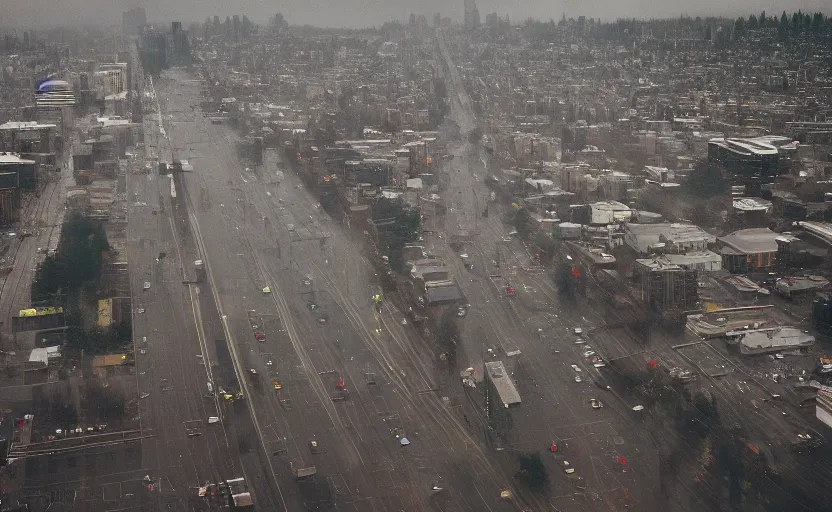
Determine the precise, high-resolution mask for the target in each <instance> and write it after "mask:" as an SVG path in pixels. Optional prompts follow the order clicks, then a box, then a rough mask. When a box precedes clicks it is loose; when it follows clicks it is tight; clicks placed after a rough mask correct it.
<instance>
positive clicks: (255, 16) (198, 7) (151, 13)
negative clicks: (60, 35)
mask: <svg viewBox="0 0 832 512" xmlns="http://www.w3.org/2000/svg"><path fill="white" fill-rule="evenodd" d="M136 5H141V6H142V7H144V8H145V9H146V11H147V15H148V21H150V22H169V21H170V20H173V19H178V20H181V21H183V22H184V23H186V24H187V23H191V22H201V21H202V20H204V18H205V16H214V15H218V16H220V17H222V18H224V17H225V16H232V15H234V14H240V15H242V14H245V15H246V16H248V17H249V18H250V19H251V20H252V21H254V22H255V23H265V22H266V21H267V20H268V18H269V17H271V16H273V15H274V13H276V12H280V13H282V14H283V15H284V17H285V18H286V19H287V21H289V23H290V24H292V25H305V24H308V25H314V26H326V27H333V28H337V27H344V28H362V27H369V26H378V25H381V24H383V23H385V22H387V21H393V20H399V21H404V20H406V19H407V17H408V15H409V14H410V13H411V12H413V13H415V14H417V15H420V14H421V15H424V16H425V17H427V18H430V17H431V16H432V15H433V13H435V12H440V13H441V14H442V16H447V17H450V18H451V19H452V20H453V21H455V22H462V21H463V18H464V8H463V1H462V0H460V1H458V2H454V3H451V4H449V3H448V2H443V1H440V0H427V1H424V2H420V3H419V4H418V5H417V4H409V3H404V2H398V1H394V2H384V1H376V0H345V1H338V2H336V1H334V0H313V1H309V2H299V1H298V0H281V1H280V2H277V3H275V4H274V5H270V6H265V5H264V4H262V3H260V2H254V1H253V0H243V1H240V2H236V3H234V4H233V5H229V4H227V3H225V2H220V1H219V0H205V1H199V2H196V1H194V0H184V1H182V0H180V1H178V2H162V1H161V0H144V1H142V2H136V1H135V0H130V1H123V2H118V3H110V2H105V1H104V0H73V1H72V2H61V3H59V4H57V5H56V4H54V3H51V2H46V0H9V1H8V2H7V5H6V6H5V7H6V9H5V13H4V20H3V25H4V26H6V27H16V26H21V27H22V26H35V25H36V26H39V27H43V26H45V25H50V26H58V25H95V24H100V23H105V24H110V25H119V24H120V23H121V16H122V13H123V12H124V11H126V10H128V9H129V8H130V7H133V6H136ZM774 7H775V6H772V5H769V3H768V2H761V1H759V0H752V1H743V2H732V3H731V4H725V3H724V2H718V1H716V0H704V1H702V2H698V3H697V4H695V8H694V6H693V5H691V4H690V3H686V2H666V3H662V4H661V5H656V4H655V3H652V2H651V3H648V2H646V0H625V1H622V2H615V5H614V6H613V7H610V6H609V5H607V2H603V1H599V0H589V1H586V2H575V1H574V0H565V1H563V2H559V3H557V4H552V3H547V2H543V0H532V1H531V2H525V3H523V4H522V5H521V4H520V3H519V2H507V1H505V0H481V1H479V2H477V8H478V10H479V13H480V18H481V19H482V20H484V19H485V15H486V14H489V13H491V12H496V13H497V14H499V15H500V16H505V15H506V14H507V15H509V17H510V18H511V19H512V20H514V21H519V20H523V19H526V18H529V17H532V18H534V19H539V20H544V21H545V20H549V19H554V20H558V19H560V18H561V16H562V15H564V14H565V15H566V16H567V17H578V16H586V17H589V18H600V19H601V20H603V21H611V20H614V19H616V18H621V17H625V18H628V17H636V18H643V19H649V18H673V17H678V16H682V15H684V16H690V17H696V16H701V17H706V16H725V17H737V16H748V15H749V14H751V13H759V12H761V11H764V10H765V11H767V12H768V13H769V14H773V13H775V12H776V13H778V14H779V13H780V12H781V11H782V9H783V8H784V7H785V8H786V10H787V11H788V12H792V11H797V10H803V11H804V12H818V11H820V12H825V13H828V12H829V5H828V4H824V2H822V1H820V0H798V1H795V2H791V3H790V4H789V5H788V6H783V7H780V6H776V7H777V8H776V9H773V8H774ZM194 12H199V14H194Z"/></svg>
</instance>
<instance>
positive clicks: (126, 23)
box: [121, 7, 147, 36]
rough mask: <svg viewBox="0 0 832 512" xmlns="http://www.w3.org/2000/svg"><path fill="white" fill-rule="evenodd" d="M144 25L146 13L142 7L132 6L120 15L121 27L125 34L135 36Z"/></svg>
mask: <svg viewBox="0 0 832 512" xmlns="http://www.w3.org/2000/svg"><path fill="white" fill-rule="evenodd" d="M145 25H147V13H145V11H144V7H133V8H131V9H130V10H129V11H127V12H125V13H124V14H123V15H122V17H121V28H122V30H123V31H124V33H125V34H127V35H131V36H137V35H139V34H141V32H142V28H144V26H145Z"/></svg>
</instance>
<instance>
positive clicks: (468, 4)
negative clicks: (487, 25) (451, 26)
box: [464, 0, 480, 30]
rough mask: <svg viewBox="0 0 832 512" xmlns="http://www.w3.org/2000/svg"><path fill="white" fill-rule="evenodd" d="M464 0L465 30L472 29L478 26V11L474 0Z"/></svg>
mask: <svg viewBox="0 0 832 512" xmlns="http://www.w3.org/2000/svg"><path fill="white" fill-rule="evenodd" d="M464 1H465V4H464V5H465V30H473V29H475V28H479V26H480V11H479V9H477V2H476V1H475V0H464Z"/></svg>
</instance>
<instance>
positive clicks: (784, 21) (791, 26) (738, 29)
mask: <svg viewBox="0 0 832 512" xmlns="http://www.w3.org/2000/svg"><path fill="white" fill-rule="evenodd" d="M762 28H776V29H777V30H778V32H779V33H780V35H781V37H787V36H789V35H797V34H803V33H809V34H821V33H824V32H828V31H830V30H832V18H826V17H825V16H824V15H823V13H821V12H816V13H814V14H809V13H804V12H802V11H797V12H795V13H792V15H791V16H789V15H788V14H786V11H783V14H781V15H780V17H779V19H778V17H777V16H766V12H765V11H763V12H762V13H760V16H759V17H757V16H755V15H753V14H752V15H751V16H749V17H748V18H745V17H743V16H740V17H739V18H737V20H736V21H735V22H734V33H735V34H736V35H737V36H743V35H745V34H746V33H747V32H748V31H750V30H757V29H762Z"/></svg>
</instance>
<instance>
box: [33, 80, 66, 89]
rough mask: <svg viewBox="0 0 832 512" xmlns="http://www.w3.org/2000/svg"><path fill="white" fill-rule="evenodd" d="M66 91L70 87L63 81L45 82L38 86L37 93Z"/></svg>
mask: <svg viewBox="0 0 832 512" xmlns="http://www.w3.org/2000/svg"><path fill="white" fill-rule="evenodd" d="M68 89H70V86H69V83H67V82H66V81H65V80H47V81H45V82H43V83H42V84H40V85H39V86H38V92H47V91H61V90H63V91H65V90H68Z"/></svg>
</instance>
